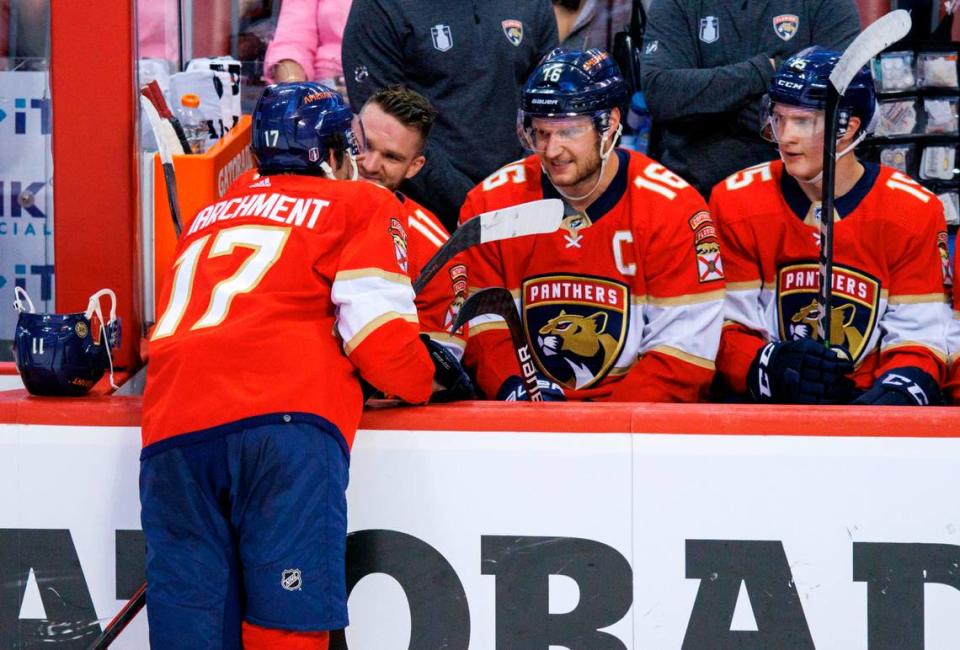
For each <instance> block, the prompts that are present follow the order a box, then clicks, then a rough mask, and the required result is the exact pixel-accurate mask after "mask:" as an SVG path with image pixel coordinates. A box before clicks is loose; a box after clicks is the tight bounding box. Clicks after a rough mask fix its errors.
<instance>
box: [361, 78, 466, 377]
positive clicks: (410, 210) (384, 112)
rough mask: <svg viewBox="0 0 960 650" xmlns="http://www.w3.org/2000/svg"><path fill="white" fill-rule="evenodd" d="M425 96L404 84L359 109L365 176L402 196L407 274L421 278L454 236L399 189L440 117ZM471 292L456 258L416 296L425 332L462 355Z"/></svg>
mask: <svg viewBox="0 0 960 650" xmlns="http://www.w3.org/2000/svg"><path fill="white" fill-rule="evenodd" d="M436 115H437V114H436V111H435V110H434V109H433V107H432V106H431V105H430V102H429V101H427V99H426V98H425V97H423V96H422V95H420V94H419V93H417V92H416V91H414V90H410V89H409V88H405V87H403V86H391V87H388V88H384V89H381V90H379V91H377V92H376V93H374V94H373V95H371V96H370V99H368V100H367V102H366V103H365V104H364V105H363V108H362V109H361V110H360V119H361V120H362V121H363V128H364V133H365V134H366V140H367V147H366V149H365V150H364V152H363V154H362V155H361V156H360V158H359V159H358V161H357V163H358V165H359V168H360V177H361V178H364V179H366V180H368V181H372V182H374V183H377V184H378V185H382V186H383V187H385V188H387V189H388V190H391V191H392V192H394V193H395V194H396V195H397V198H398V199H399V200H400V202H401V203H402V204H403V210H404V213H405V214H406V216H407V220H406V226H407V248H408V250H407V252H408V268H407V271H408V274H409V275H410V279H411V280H414V279H416V277H417V275H419V274H420V270H421V269H422V268H423V267H424V265H426V263H427V261H429V259H430V258H431V257H433V255H434V253H436V252H437V250H438V249H439V248H440V247H441V246H442V245H443V244H444V243H445V242H446V241H447V239H449V233H447V229H446V228H444V227H443V225H442V224H441V223H440V220H439V219H437V218H436V216H434V214H433V213H432V212H430V211H429V210H427V209H426V208H424V207H423V206H422V205H420V204H419V203H417V202H416V201H414V200H413V199H411V198H410V197H408V196H405V195H404V194H402V193H401V192H399V187H400V184H401V183H402V182H403V181H405V180H407V179H410V178H413V177H414V176H416V175H417V172H419V171H420V169H421V168H422V167H423V164H424V163H425V162H426V158H425V157H424V155H423V148H424V145H425V144H426V140H427V137H428V136H429V135H430V129H431V128H432V127H433V123H434V121H435V120H436ZM466 294H467V266H466V264H464V263H463V260H461V259H460V258H459V257H455V258H454V259H453V260H451V261H450V262H449V263H447V265H446V266H445V267H444V268H442V269H441V270H440V272H439V273H438V274H437V276H436V277H435V278H434V279H433V280H432V281H431V282H430V283H428V284H427V286H426V287H424V288H423V290H422V291H421V292H420V293H419V294H418V295H417V297H416V305H417V314H418V315H419V316H420V331H421V332H423V333H425V334H427V335H428V336H429V337H430V338H432V339H433V340H434V341H437V342H438V343H440V344H442V345H444V346H446V347H447V348H448V349H449V350H450V351H451V353H453V354H454V355H455V356H456V357H457V359H460V358H462V357H463V349H464V346H465V345H466V341H465V339H464V334H465V332H458V333H456V334H451V332H450V326H451V324H453V319H454V318H456V315H457V310H459V308H460V305H462V304H463V301H464V299H465V298H466Z"/></svg>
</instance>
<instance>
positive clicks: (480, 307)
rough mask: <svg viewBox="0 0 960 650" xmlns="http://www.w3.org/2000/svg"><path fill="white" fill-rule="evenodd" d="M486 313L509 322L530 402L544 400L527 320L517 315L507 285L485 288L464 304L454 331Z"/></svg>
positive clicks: (514, 348) (455, 322) (453, 327)
mask: <svg viewBox="0 0 960 650" xmlns="http://www.w3.org/2000/svg"><path fill="white" fill-rule="evenodd" d="M482 314H495V315H497V316H499V317H500V318H502V319H503V320H504V321H506V323H507V329H509V330H510V338H511V339H512V340H513V350H514V352H515V353H516V355H517V363H518V364H520V371H521V372H522V373H523V383H524V384H525V385H526V387H527V394H529V395H530V401H531V402H542V401H543V395H542V394H541V393H540V386H539V385H538V384H537V368H536V366H534V364H533V356H532V355H531V354H530V346H529V345H527V337H526V335H525V334H524V332H523V323H521V322H520V315H519V314H517V305H516V303H515V302H514V301H513V295H512V294H511V293H510V292H509V291H508V290H506V289H504V288H503V287H490V288H489V289H481V290H480V291H478V292H476V293H475V294H473V295H472V296H470V297H469V298H467V300H466V302H464V303H463V305H461V306H460V311H459V312H457V317H456V318H455V319H454V321H453V325H452V326H451V328H450V329H451V331H453V332H456V331H457V330H458V329H460V328H461V327H463V325H464V324H465V323H467V322H468V321H469V320H470V319H472V318H476V317H477V316H480V315H482Z"/></svg>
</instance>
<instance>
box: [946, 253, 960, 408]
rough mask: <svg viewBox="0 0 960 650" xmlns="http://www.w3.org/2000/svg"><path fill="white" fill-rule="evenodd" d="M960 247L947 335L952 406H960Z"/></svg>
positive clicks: (948, 396)
mask: <svg viewBox="0 0 960 650" xmlns="http://www.w3.org/2000/svg"><path fill="white" fill-rule="evenodd" d="M958 274H960V247H956V245H955V249H954V253H953V275H952V277H953V309H952V314H951V315H952V318H951V319H950V330H949V332H948V334H947V351H948V352H949V353H950V359H949V362H948V363H949V372H948V377H947V386H946V391H945V392H946V394H947V398H948V399H949V402H950V403H951V404H960V275H958Z"/></svg>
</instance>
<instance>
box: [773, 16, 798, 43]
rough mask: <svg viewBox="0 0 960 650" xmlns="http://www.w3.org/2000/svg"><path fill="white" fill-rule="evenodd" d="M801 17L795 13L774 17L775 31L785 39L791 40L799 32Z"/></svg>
mask: <svg viewBox="0 0 960 650" xmlns="http://www.w3.org/2000/svg"><path fill="white" fill-rule="evenodd" d="M799 26H800V18H799V17H797V16H795V15H794V14H781V15H779V16H775V17H774V19H773V31H775V32H776V33H777V36H779V37H780V38H782V39H783V40H785V41H789V40H790V39H791V38H793V36H794V34H796V33H797V28H798V27H799Z"/></svg>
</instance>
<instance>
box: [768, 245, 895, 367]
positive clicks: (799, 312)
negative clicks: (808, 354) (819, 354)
mask: <svg viewBox="0 0 960 650" xmlns="http://www.w3.org/2000/svg"><path fill="white" fill-rule="evenodd" d="M819 288H820V267H819V265H818V264H815V263H812V262H810V263H802V264H792V265H790V266H785V267H783V268H781V269H780V271H779V273H778V274H777V307H778V311H779V313H780V322H779V323H778V326H779V329H780V340H781V341H796V340H799V339H802V338H808V337H809V338H812V339H814V340H816V341H822V340H823V336H822V334H821V329H820V328H821V320H820V303H819V302H818V300H817V296H818V293H819ZM879 306H880V282H879V280H877V279H876V278H874V277H872V276H870V275H867V274H866V273H863V272H861V271H856V270H854V269H850V268H847V267H843V266H839V265H834V267H833V298H832V309H831V311H830V344H831V345H832V346H834V347H839V348H843V349H844V350H846V351H847V354H849V355H850V359H851V360H852V361H853V362H854V363H856V362H858V361H859V360H860V358H861V357H862V356H863V353H864V351H865V350H866V348H867V344H868V343H869V342H870V337H871V336H872V335H873V331H874V329H875V327H876V324H877V313H878V312H879Z"/></svg>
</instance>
